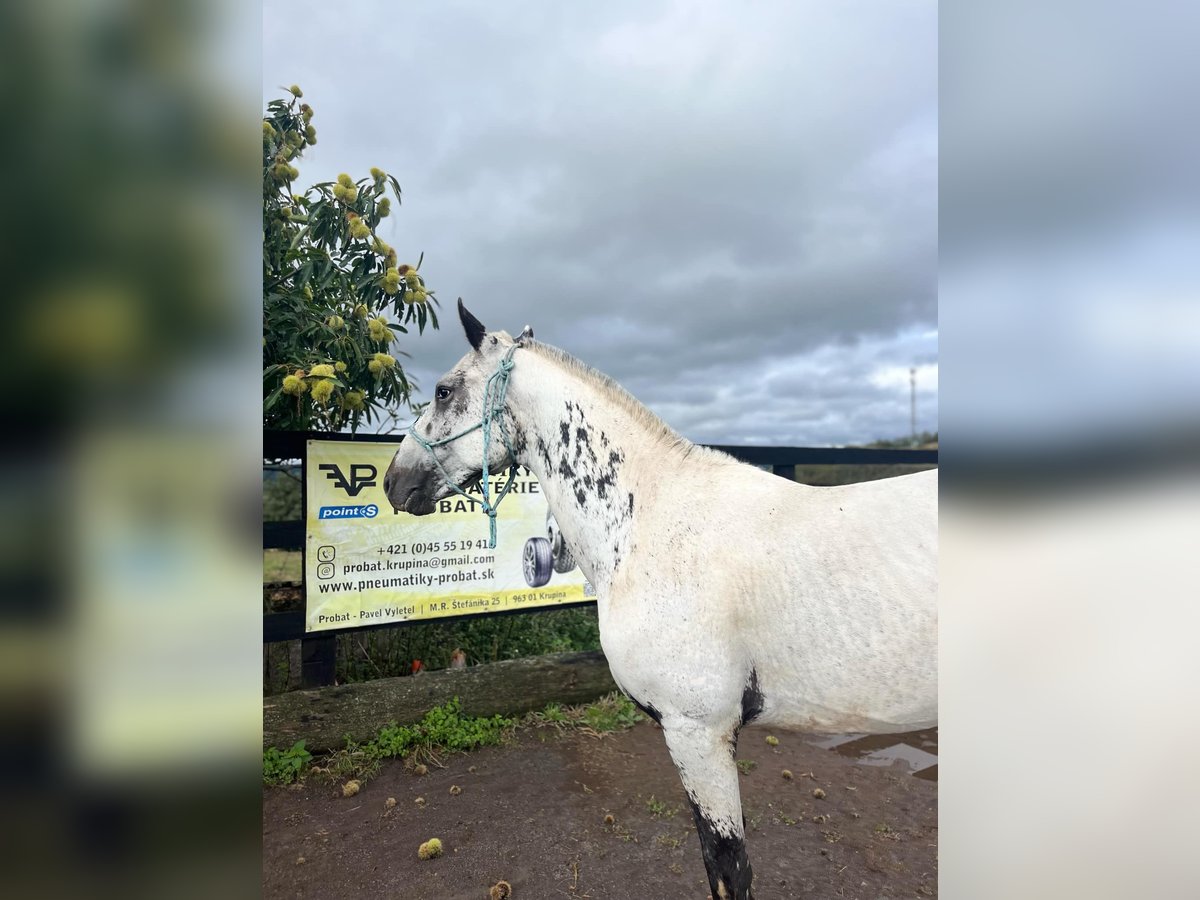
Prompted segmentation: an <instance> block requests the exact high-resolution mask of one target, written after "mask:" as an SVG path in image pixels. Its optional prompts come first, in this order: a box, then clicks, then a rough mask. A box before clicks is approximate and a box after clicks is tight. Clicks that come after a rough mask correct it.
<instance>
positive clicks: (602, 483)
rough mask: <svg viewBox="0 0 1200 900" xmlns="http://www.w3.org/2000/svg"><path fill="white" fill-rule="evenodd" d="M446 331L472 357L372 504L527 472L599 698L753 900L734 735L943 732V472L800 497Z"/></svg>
mask: <svg viewBox="0 0 1200 900" xmlns="http://www.w3.org/2000/svg"><path fill="white" fill-rule="evenodd" d="M459 317H460V319H461V320H462V323H463V327H464V328H465V329H466V332H467V339H468V340H469V341H470V343H471V348H472V349H471V352H469V353H468V354H467V355H466V356H464V357H463V358H462V359H461V360H460V361H459V362H458V365H456V366H455V367H454V368H453V369H451V370H450V372H448V373H447V374H446V375H444V376H443V377H442V378H441V380H439V381H438V383H437V387H436V388H435V391H434V399H433V402H432V403H430V404H429V406H428V407H427V408H426V409H425V411H424V412H423V413H422V415H421V417H420V418H419V419H418V420H417V421H416V423H415V424H414V425H413V427H412V429H411V430H410V435H411V436H412V437H414V438H415V440H406V441H405V442H404V443H403V444H402V445H401V447H400V449H399V450H398V451H397V453H396V456H395V458H394V459H393V460H392V463H391V466H390V467H389V468H388V472H387V475H386V477H385V479H384V489H385V490H386V492H387V496H388V499H389V500H390V502H391V503H392V505H393V506H394V507H395V508H396V509H398V510H403V511H404V512H408V513H412V514H414V515H425V514H427V513H430V512H433V510H434V507H435V502H436V501H437V500H439V499H441V498H443V497H446V496H448V495H450V494H451V493H452V492H453V490H455V489H461V488H463V487H464V486H468V485H470V484H472V483H473V482H475V481H476V480H478V479H479V478H480V477H481V476H483V475H484V473H485V472H488V471H490V472H493V473H494V472H497V471H500V470H501V469H503V468H504V467H506V466H512V465H522V466H526V467H528V468H529V469H531V470H532V471H533V472H534V474H535V475H536V476H537V478H538V481H539V482H540V483H541V488H542V491H543V492H544V493H545V495H546V500H547V502H548V503H549V505H550V509H551V511H552V512H553V513H554V516H555V518H556V519H557V520H558V524H559V526H560V527H561V529H562V533H563V536H564V537H565V538H566V540H567V542H568V544H569V546H570V549H571V551H572V553H573V554H574V556H575V559H576V560H577V561H578V563H579V566H580V568H581V569H582V570H583V572H584V574H585V575H586V576H587V577H588V578H589V579H590V580H591V583H592V584H593V585H594V586H595V588H596V598H597V609H598V612H599V619H600V642H601V644H602V645H603V647H604V653H605V655H606V656H607V657H608V663H609V666H610V668H611V669H612V674H613V678H614V679H615V680H616V682H617V684H618V685H620V686H621V688H622V689H623V690H624V691H625V692H626V693H627V694H628V695H629V696H630V697H631V698H632V699H633V700H634V701H635V702H636V703H637V704H638V706H640V707H641V708H642V709H643V710H644V711H645V712H646V713H647V714H648V715H650V716H651V717H652V718H654V719H655V720H656V721H657V722H658V723H659V724H660V725H661V726H662V730H663V734H664V736H665V738H666V742H667V747H668V749H669V750H670V753H671V758H672V759H673V760H674V762H675V766H676V768H677V769H678V771H679V777H680V778H681V779H682V780H683V786H684V788H685V790H686V792H687V795H688V797H689V799H690V800H691V804H692V811H693V813H694V814H695V819H696V827H697V830H698V832H699V836H700V847H701V851H702V853H703V855H704V864H705V866H706V867H707V870H708V880H709V884H710V886H711V888H712V896H713V898H714V900H718V898H719V900H725V898H736V900H745V898H750V897H751V871H750V862H749V860H748V858H747V856H746V847H745V840H744V838H745V828H744V822H743V818H742V810H741V798H740V796H739V794H738V772H737V768H736V767H735V766H734V750H735V745H736V742H737V735H738V729H739V728H740V727H741V726H742V725H744V724H746V723H747V722H750V721H752V720H753V721H756V722H761V723H766V724H772V725H779V726H792V727H795V728H800V729H804V730H806V731H813V732H888V731H893V732H894V731H907V730H911V729H916V728H924V727H927V726H930V725H932V724H934V723H935V722H936V720H937V603H936V600H937V483H938V482H937V472H936V471H931V472H922V473H918V474H914V475H905V476H901V477H898V478H889V479H884V480H881V481H871V482H866V483H863V484H853V485H846V486H841V487H807V486H804V485H800V484H796V483H794V482H791V481H788V480H786V479H783V478H779V477H777V476H775V475H771V474H768V473H765V472H762V471H760V470H758V469H756V468H753V467H752V466H748V465H744V464H742V463H739V462H737V461H735V460H734V459H732V458H730V457H729V456H726V455H724V454H722V453H718V452H715V451H713V450H708V449H705V448H702V447H698V446H696V445H695V444H693V443H691V442H690V441H688V440H686V439H684V438H682V437H680V436H679V435H678V434H676V433H675V432H674V431H672V430H671V429H670V428H668V427H667V426H666V425H665V424H663V422H662V421H661V420H659V419H658V418H657V417H656V416H655V415H654V414H653V413H651V412H650V411H649V410H648V409H646V407H644V406H642V405H641V404H640V403H639V402H638V401H637V400H635V399H634V398H633V397H632V396H631V395H630V394H628V393H626V392H625V391H624V390H623V389H622V388H621V387H620V386H619V385H617V384H616V383H615V382H614V381H612V380H611V379H609V378H608V377H606V376H604V375H602V374H600V373H598V372H596V371H594V370H593V369H591V368H589V367H587V366H585V365H583V364H582V363H580V362H578V361H577V360H575V359H573V358H571V357H570V356H568V355H567V354H565V353H563V352H562V351H561V350H557V349H555V348H553V347H549V346H546V345H544V344H540V343H537V342H536V341H534V340H533V339H532V332H531V331H529V330H528V329H526V331H525V332H524V333H523V334H522V335H521V336H519V337H518V338H516V339H513V338H511V337H510V336H509V335H508V334H506V333H505V332H494V333H488V332H487V331H486V330H485V329H484V327H483V326H482V325H481V324H480V323H479V321H478V320H477V319H475V317H474V316H472V315H471V314H470V313H469V312H468V311H467V310H466V309H465V308H464V307H463V305H462V301H459ZM485 484H486V479H485ZM495 502H496V499H495V498H489V500H488V502H487V503H486V504H485V510H486V509H491V508H492V507H493V506H494V504H495ZM493 521H494V518H493Z"/></svg>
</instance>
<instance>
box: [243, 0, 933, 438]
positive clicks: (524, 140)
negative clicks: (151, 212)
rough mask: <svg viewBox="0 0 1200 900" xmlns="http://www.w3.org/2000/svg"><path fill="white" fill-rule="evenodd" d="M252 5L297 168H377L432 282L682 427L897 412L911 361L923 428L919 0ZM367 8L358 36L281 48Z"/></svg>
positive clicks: (419, 349)
mask: <svg viewBox="0 0 1200 900" xmlns="http://www.w3.org/2000/svg"><path fill="white" fill-rule="evenodd" d="M264 23H265V25H264V92H265V94H266V95H268V96H269V95H272V93H273V92H274V91H275V86H276V85H281V84H291V83H292V82H299V83H300V84H302V85H303V87H304V89H305V95H306V98H308V99H309V100H310V101H311V102H312V104H313V106H314V108H315V109H316V110H317V119H316V124H317V126H318V129H319V132H320V143H319V145H318V146H317V147H315V148H314V149H313V151H312V153H311V154H310V156H309V157H307V158H306V159H304V160H303V161H302V164H301V172H302V177H301V180H302V181H316V180H320V179H325V178H330V177H333V176H334V175H336V174H337V172H339V171H349V172H351V173H356V174H360V173H363V172H365V171H366V169H367V168H368V167H369V166H372V165H378V166H381V167H383V168H385V169H387V170H388V171H390V172H393V173H394V174H396V176H397V177H398V179H399V180H400V183H401V185H402V187H403V188H404V192H405V193H404V201H405V202H404V205H403V207H402V209H401V210H400V211H399V214H398V215H397V216H396V217H395V218H394V219H393V222H394V226H393V228H394V230H393V231H392V232H390V233H388V234H386V235H385V238H386V239H387V240H389V241H390V242H392V243H393V244H394V245H395V246H396V247H397V249H398V250H399V252H400V253H401V255H402V256H404V255H410V256H412V257H415V256H416V254H417V252H419V251H422V250H423V251H424V252H425V255H426V263H425V265H424V266H423V268H422V271H423V273H425V274H426V275H427V278H428V281H429V283H430V284H431V285H432V286H433V287H435V288H437V289H438V291H439V295H440V296H441V299H442V301H443V303H447V301H451V300H453V299H454V298H455V297H457V296H460V295H461V296H462V297H463V298H464V299H465V301H466V302H467V304H468V306H470V307H471V309H472V310H473V311H474V312H475V313H476V314H477V315H478V316H479V318H480V319H481V320H482V321H483V322H484V323H485V324H487V325H488V327H491V328H506V329H508V330H510V331H515V330H516V329H518V328H520V327H521V326H522V325H524V324H526V323H529V324H532V325H533V326H534V328H535V330H536V331H537V334H538V337H539V338H540V339H543V340H545V341H547V342H549V343H552V344H556V345H557V346H560V347H563V348H564V349H566V350H567V351H569V352H571V353H573V354H574V355H576V356H578V357H580V358H581V359H583V360H585V361H586V362H588V363H590V364H592V365H594V366H596V367H597V368H599V369H601V370H602V371H605V372H607V373H608V374H610V375H612V376H613V377H614V378H616V379H617V380H619V381H621V382H622V383H623V384H624V385H626V387H628V388H629V389H630V390H631V391H633V392H634V393H635V394H636V395H637V396H639V397H640V398H641V399H643V400H644V401H645V402H647V403H648V404H649V405H650V406H651V407H652V408H654V409H655V410H656V411H657V412H658V413H659V414H660V415H662V416H663V417H664V418H666V419H667V420H668V421H669V422H670V423H671V424H672V425H673V426H675V427H676V428H678V429H679V430H681V431H682V432H684V433H685V434H687V435H688V436H689V437H692V438H694V439H696V440H701V441H707V442H720V443H750V442H759V443H780V444H793V443H794V444H826V443H849V442H862V441H869V440H872V439H875V438H881V437H895V436H898V435H901V434H904V433H906V432H907V430H908V389H907V384H906V383H905V384H897V383H895V382H894V379H893V380H892V381H889V380H888V379H887V378H885V377H882V376H881V375H880V373H883V372H886V371H889V370H895V369H897V368H903V369H904V370H907V367H908V366H910V365H922V366H923V368H922V369H921V373H922V384H921V396H920V398H919V408H920V420H919V423H918V424H919V427H920V428H922V429H929V430H934V429H936V427H937V383H936V362H937V333H936V329H937V166H938V152H937V127H938V125H937V14H936V7H935V6H934V5H932V4H928V5H915V6H914V5H912V4H876V3H862V4H836V5H830V4H816V3H812V4H783V3H778V4H756V5H754V7H753V8H749V7H735V6H733V5H729V6H728V7H727V8H725V9H710V8H707V7H704V8H700V7H698V6H696V5H692V4H686V5H685V4H676V3H665V4H644V3H637V4H633V3H627V4H609V5H606V6H605V7H604V8H603V9H587V10H581V9H572V10H571V11H570V14H568V13H567V12H566V10H558V9H555V10H554V11H553V12H550V13H547V7H545V6H528V7H527V6H516V7H511V6H506V7H504V8H503V9H497V8H494V7H492V6H489V5H486V4H471V3H468V4H460V5H459V6H456V7H455V8H454V9H450V8H449V7H437V8H435V7H429V8H406V9H405V10H404V11H403V14H402V15H401V14H399V13H398V12H397V11H396V8H395V6H394V5H392V4H385V3H361V4H356V5H354V6H353V7H352V8H351V9H349V10H347V9H346V8H345V7H342V6H339V7H336V8H334V7H325V6H314V7H312V8H310V9H308V10H307V11H306V12H304V13H303V14H302V15H301V14H298V13H296V12H295V10H294V7H292V6H291V5H288V4H283V3H278V2H275V0H270V2H268V3H267V4H266V10H265V16H264ZM364 27H365V28H368V29H374V28H377V29H378V30H379V32H380V35H381V45H380V47H379V48H378V50H377V51H368V52H355V53H352V54H345V55H344V54H340V53H336V52H330V53H323V52H311V53H310V52H301V51H299V50H297V48H299V47H314V46H315V47H329V48H333V47H339V46H355V45H357V44H359V43H360V42H361V40H362V37H361V35H362V30H363V28H364ZM383 43H386V49H385V48H384V47H383ZM446 309H447V312H448V313H449V310H450V306H449V305H448V304H447V306H446ZM447 318H448V319H451V320H452V316H450V315H448V316H447ZM446 325H447V327H446V329H445V330H444V331H442V332H441V333H437V334H434V335H432V336H427V337H426V338H423V339H421V340H420V341H412V342H407V343H405V344H403V345H402V348H403V349H406V350H408V351H409V352H411V353H413V356H414V360H413V363H412V366H411V368H412V371H413V373H414V374H415V375H417V377H418V378H419V379H420V380H421V383H422V385H423V386H424V387H426V388H428V387H429V386H431V385H432V383H433V379H434V378H435V377H436V376H437V375H438V374H439V373H440V372H441V371H443V370H444V369H445V368H446V367H448V366H449V365H450V364H451V363H452V362H453V361H454V360H455V359H457V357H458V356H459V355H460V354H461V352H462V348H463V346H464V344H463V343H462V337H461V335H460V334H459V333H458V330H457V326H456V324H455V323H454V322H453V321H448V322H447V323H446ZM931 366H932V369H931V368H930V367H931ZM931 372H932V377H931V376H930V373H931Z"/></svg>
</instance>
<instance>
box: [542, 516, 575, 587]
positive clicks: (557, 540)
mask: <svg viewBox="0 0 1200 900" xmlns="http://www.w3.org/2000/svg"><path fill="white" fill-rule="evenodd" d="M546 536H547V537H549V538H550V555H551V557H552V558H553V559H554V571H555V572H558V574H560V575H562V574H563V573H564V572H570V571H571V570H572V569H573V568H575V557H574V556H572V555H571V551H570V550H569V549H568V548H567V542H566V540H565V539H564V538H563V536H562V532H561V531H559V530H558V522H557V521H556V520H555V518H554V513H552V512H547V513H546Z"/></svg>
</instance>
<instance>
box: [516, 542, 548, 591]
mask: <svg viewBox="0 0 1200 900" xmlns="http://www.w3.org/2000/svg"><path fill="white" fill-rule="evenodd" d="M553 569H554V560H553V557H552V555H551V552H550V542H549V541H548V540H546V539H545V538H541V537H534V538H530V539H529V540H527V541H526V542H525V552H524V553H523V554H522V555H521V571H522V572H523V573H524V575H525V583H526V584H527V585H529V586H530V587H541V586H542V585H543V584H546V583H547V582H548V581H549V580H550V573H551V572H552V571H553Z"/></svg>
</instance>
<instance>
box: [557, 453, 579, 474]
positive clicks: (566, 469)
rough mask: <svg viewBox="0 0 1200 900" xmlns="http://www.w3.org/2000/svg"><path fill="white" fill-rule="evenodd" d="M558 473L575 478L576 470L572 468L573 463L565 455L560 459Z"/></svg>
mask: <svg viewBox="0 0 1200 900" xmlns="http://www.w3.org/2000/svg"><path fill="white" fill-rule="evenodd" d="M558 474H559V475H561V476H562V477H563V478H570V479H574V478H575V470H574V469H572V468H571V464H570V463H569V462H567V458H566V457H565V456H564V457H563V458H562V459H560V460H559V461H558Z"/></svg>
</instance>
